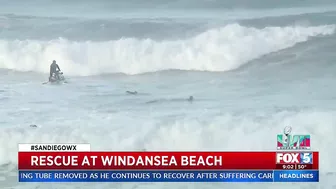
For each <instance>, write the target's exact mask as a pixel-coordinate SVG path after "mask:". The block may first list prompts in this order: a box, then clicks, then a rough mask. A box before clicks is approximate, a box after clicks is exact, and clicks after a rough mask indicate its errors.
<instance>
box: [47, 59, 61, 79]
mask: <svg viewBox="0 0 336 189" xmlns="http://www.w3.org/2000/svg"><path fill="white" fill-rule="evenodd" d="M60 71H61V69H60V67H59V66H58V64H56V60H53V62H52V63H51V65H50V76H49V81H51V77H52V75H53V74H55V76H56V78H57V79H59V76H58V72H60Z"/></svg>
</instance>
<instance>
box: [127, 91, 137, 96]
mask: <svg viewBox="0 0 336 189" xmlns="http://www.w3.org/2000/svg"><path fill="white" fill-rule="evenodd" d="M126 93H128V94H132V95H136V94H138V92H136V91H126Z"/></svg>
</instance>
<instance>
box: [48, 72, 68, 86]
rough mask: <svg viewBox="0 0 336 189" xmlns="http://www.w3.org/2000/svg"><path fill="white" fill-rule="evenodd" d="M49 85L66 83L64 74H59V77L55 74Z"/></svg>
mask: <svg viewBox="0 0 336 189" xmlns="http://www.w3.org/2000/svg"><path fill="white" fill-rule="evenodd" d="M57 76H58V77H57ZM49 83H51V84H62V83H66V81H65V78H64V75H63V72H58V74H57V75H56V74H55V73H53V74H52V76H51V77H50V78H49Z"/></svg>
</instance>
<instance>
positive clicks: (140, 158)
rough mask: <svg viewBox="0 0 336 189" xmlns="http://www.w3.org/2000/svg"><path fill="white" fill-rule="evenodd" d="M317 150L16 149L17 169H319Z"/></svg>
mask: <svg viewBox="0 0 336 189" xmlns="http://www.w3.org/2000/svg"><path fill="white" fill-rule="evenodd" d="M318 155H319V154H318V152H92V151H91V152H19V153H18V168H19V170H42V169H44V170H47V169H48V170H55V169H58V170H75V169H76V170H92V169H95V170H276V169H282V170H298V169H303V170H304V169H314V170H318V168H319V165H318V162H319V156H318Z"/></svg>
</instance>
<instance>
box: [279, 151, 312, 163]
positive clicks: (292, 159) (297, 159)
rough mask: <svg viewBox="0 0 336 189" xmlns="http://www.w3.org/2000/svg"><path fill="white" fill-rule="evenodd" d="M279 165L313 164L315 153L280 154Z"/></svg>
mask: <svg viewBox="0 0 336 189" xmlns="http://www.w3.org/2000/svg"><path fill="white" fill-rule="evenodd" d="M276 163H277V164H312V163H313V153H311V152H278V153H277V154H276Z"/></svg>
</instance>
